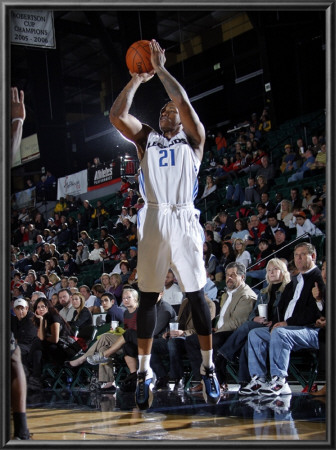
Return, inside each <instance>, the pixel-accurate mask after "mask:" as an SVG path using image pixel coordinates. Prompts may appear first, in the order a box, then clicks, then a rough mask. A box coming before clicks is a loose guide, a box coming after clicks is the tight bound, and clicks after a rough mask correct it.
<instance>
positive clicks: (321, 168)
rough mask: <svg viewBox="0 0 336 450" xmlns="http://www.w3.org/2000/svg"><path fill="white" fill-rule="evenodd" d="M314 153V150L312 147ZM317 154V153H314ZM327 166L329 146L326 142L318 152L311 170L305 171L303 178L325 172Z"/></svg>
mask: <svg viewBox="0 0 336 450" xmlns="http://www.w3.org/2000/svg"><path fill="white" fill-rule="evenodd" d="M312 151H313V153H314V150H313V149H312ZM314 154H315V153H314ZM326 166H327V147H326V144H322V145H321V149H320V150H319V151H318V152H317V154H316V157H315V161H314V163H313V164H312V165H311V166H310V169H309V170H306V172H304V175H303V178H309V177H313V176H315V175H319V174H323V173H324V172H325V169H326Z"/></svg>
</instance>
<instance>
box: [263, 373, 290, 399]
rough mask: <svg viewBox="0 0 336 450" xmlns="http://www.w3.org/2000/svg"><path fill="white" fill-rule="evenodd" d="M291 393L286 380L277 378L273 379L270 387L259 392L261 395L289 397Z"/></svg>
mask: <svg viewBox="0 0 336 450" xmlns="http://www.w3.org/2000/svg"><path fill="white" fill-rule="evenodd" d="M291 393H292V391H291V388H290V387H289V385H288V383H287V382H286V380H285V381H281V380H280V378H279V377H277V376H275V377H273V378H272V381H271V382H270V383H269V385H268V386H266V387H264V388H261V389H260V390H259V395H288V394H291Z"/></svg>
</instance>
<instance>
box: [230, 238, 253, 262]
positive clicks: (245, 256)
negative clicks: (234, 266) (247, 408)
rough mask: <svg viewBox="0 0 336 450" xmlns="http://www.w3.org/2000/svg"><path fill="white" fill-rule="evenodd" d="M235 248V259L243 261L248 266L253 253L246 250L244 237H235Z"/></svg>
mask: <svg viewBox="0 0 336 450" xmlns="http://www.w3.org/2000/svg"><path fill="white" fill-rule="evenodd" d="M233 250H234V251H235V255H236V259H235V261H236V262H237V263H238V262H239V263H241V264H243V265H244V266H245V268H247V267H248V266H249V265H250V264H251V262H252V259H251V254H250V252H248V251H247V250H246V241H244V240H243V239H240V238H238V239H235V241H234V243H233Z"/></svg>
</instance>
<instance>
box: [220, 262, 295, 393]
mask: <svg viewBox="0 0 336 450" xmlns="http://www.w3.org/2000/svg"><path fill="white" fill-rule="evenodd" d="M266 281H267V286H266V287H265V288H264V289H261V291H260V292H259V294H258V298H257V301H256V304H255V306H254V308H253V310H252V312H251V313H250V315H249V317H248V320H247V321H246V322H244V323H243V324H242V325H240V326H239V327H238V328H237V329H236V330H235V331H234V332H233V333H232V334H231V336H229V338H228V339H227V340H226V341H225V343H224V344H223V345H222V347H220V348H219V350H218V352H217V358H216V361H215V365H216V372H217V376H218V377H219V379H218V381H219V382H220V383H221V384H222V383H225V382H226V370H225V368H226V364H227V361H230V362H232V361H234V359H235V356H237V355H239V373H238V377H239V383H240V385H241V386H240V389H242V388H244V387H246V386H247V384H249V382H250V380H251V376H250V372H249V369H248V346H247V343H248V339H247V338H248V334H249V332H250V330H252V329H254V328H258V327H270V326H271V325H272V322H277V321H278V304H279V301H280V298H281V295H282V293H283V291H284V290H285V288H286V286H287V285H288V284H289V282H290V281H291V276H290V273H289V271H288V269H287V266H286V264H285V263H284V262H283V261H282V260H281V259H279V258H272V259H270V260H269V261H268V263H267V266H266ZM261 304H264V305H265V304H266V305H267V312H266V314H265V316H266V317H265V316H264V315H262V316H261V315H260V314H259V308H258V306H259V305H261ZM251 393H252V394H253V392H251Z"/></svg>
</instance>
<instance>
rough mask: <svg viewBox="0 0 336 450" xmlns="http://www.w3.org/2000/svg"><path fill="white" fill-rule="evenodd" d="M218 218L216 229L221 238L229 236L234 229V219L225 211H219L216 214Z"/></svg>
mask: <svg viewBox="0 0 336 450" xmlns="http://www.w3.org/2000/svg"><path fill="white" fill-rule="evenodd" d="M215 220H216V218H215ZM218 220H219V227H218V231H219V233H220V236H221V239H224V238H225V237H226V236H231V234H232V233H233V231H234V230H235V223H234V220H235V219H234V218H233V217H232V216H231V215H230V214H229V213H228V212H227V211H221V212H220V213H219V214H218Z"/></svg>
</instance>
